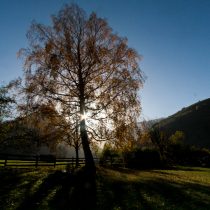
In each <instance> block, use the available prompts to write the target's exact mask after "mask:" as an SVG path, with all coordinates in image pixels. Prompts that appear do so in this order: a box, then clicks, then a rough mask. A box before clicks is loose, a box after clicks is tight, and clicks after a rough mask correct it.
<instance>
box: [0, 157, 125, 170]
mask: <svg viewBox="0 0 210 210" xmlns="http://www.w3.org/2000/svg"><path fill="white" fill-rule="evenodd" d="M94 161H95V163H96V164H102V165H111V166H124V162H123V160H122V159H119V158H118V159H106V160H103V161H101V160H100V159H99V158H94ZM67 165H68V167H70V168H75V167H76V158H74V157H71V158H57V157H55V156H53V155H30V156H29V155H11V154H0V167H18V168H26V167H36V168H37V167H42V166H53V167H56V166H67ZM78 165H79V167H80V166H84V165H85V158H79V159H78Z"/></svg>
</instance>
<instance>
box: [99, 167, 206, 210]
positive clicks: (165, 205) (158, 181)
mask: <svg viewBox="0 0 210 210" xmlns="http://www.w3.org/2000/svg"><path fill="white" fill-rule="evenodd" d="M118 171H119V170H118ZM122 171H124V170H121V169H120V172H121V173H122ZM125 171H126V170H125ZM130 172H131V171H130V170H129V171H126V172H125V173H127V174H128V173H130ZM121 175H123V174H121ZM100 182H101V183H103V184H102V185H101V192H102V193H101V197H102V198H101V199H100V201H101V203H100V210H106V209H121V210H131V209H132V210H135V209H136V210H137V209H141V210H143V209H145V210H160V209H168V210H175V209H179V210H186V209H189V210H209V209H210V197H209V195H210V188H209V187H208V186H203V185H200V184H194V183H187V182H186V183H183V182H182V183H180V182H176V181H173V180H171V181H169V180H165V179H163V178H157V177H155V176H154V178H151V179H146V180H145V179H144V180H143V179H141V177H139V180H137V181H129V180H126V179H125V180H124V181H123V180H122V179H119V180H116V179H115V180H112V179H111V178H110V177H109V178H104V177H103V176H102V177H101V181H100ZM99 194H100V193H99Z"/></svg>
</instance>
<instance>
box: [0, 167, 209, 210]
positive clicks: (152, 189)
mask: <svg viewBox="0 0 210 210" xmlns="http://www.w3.org/2000/svg"><path fill="white" fill-rule="evenodd" d="M57 169H58V168H57ZM57 169H54V168H53V167H49V168H47V167H45V168H44V167H42V168H41V167H40V168H38V169H34V168H31V169H14V168H13V169H12V168H8V169H3V168H0V198H1V199H0V209H1V210H8V209H9V210H12V209H19V210H21V209H29V210H32V209H40V210H48V209H53V210H54V209H59V210H65V209H79V208H77V206H81V203H83V204H84V203H85V194H84V193H83V190H81V189H82V188H81V183H82V182H81V176H79V175H72V174H68V173H63V172H61V171H58V170H57ZM96 184H97V194H96V197H97V208H96V209H99V210H129V209H130V210H135V209H141V210H143V209H145V210H150V209H151V210H152V209H157V210H159V209H168V210H176V209H179V210H181V209H190V210H199V209H206V210H209V209H210V169H205V168H186V167H177V168H176V169H174V170H150V171H149V170H147V171H133V170H128V169H118V170H114V169H108V168H98V170H97V178H96ZM79 186H80V187H79ZM83 187H84V188H83V189H85V187H86V184H84V186H83ZM82 206H84V205H82ZM84 209H85V208H84ZM86 210H88V209H87V208H86Z"/></svg>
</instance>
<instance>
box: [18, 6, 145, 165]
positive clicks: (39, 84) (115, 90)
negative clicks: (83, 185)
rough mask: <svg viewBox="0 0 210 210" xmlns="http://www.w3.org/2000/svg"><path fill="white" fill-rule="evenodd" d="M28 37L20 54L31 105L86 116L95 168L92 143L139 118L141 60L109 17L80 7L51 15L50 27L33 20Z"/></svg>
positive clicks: (83, 129)
mask: <svg viewBox="0 0 210 210" xmlns="http://www.w3.org/2000/svg"><path fill="white" fill-rule="evenodd" d="M27 38H28V40H29V47H28V48H27V49H21V50H20V55H23V56H24V60H25V65H24V69H25V90H26V94H27V95H28V98H29V99H30V103H39V104H41V103H42V102H45V103H46V102H47V101H53V103H56V104H57V107H59V112H60V114H62V115H63V116H66V119H67V118H68V120H69V121H71V120H72V119H73V118H74V116H75V115H77V116H78V115H80V116H83V117H81V118H80V121H79V132H80V137H81V141H82V146H83V150H84V154H85V159H86V166H87V168H89V169H95V164H94V161H93V156H92V153H91V150H90V141H94V140H96V141H98V140H99V141H100V140H101V138H102V136H108V135H109V136H111V133H112V131H113V130H114V129H115V128H116V127H117V126H118V125H119V124H120V123H122V122H123V123H124V124H129V125H131V123H133V122H135V119H137V118H138V116H139V114H140V100H139V98H138V90H139V89H140V88H141V87H142V85H143V81H144V78H143V75H142V72H141V71H140V68H139V65H138V61H139V59H140V56H139V55H138V53H137V52H136V51H135V50H134V49H132V48H129V47H128V46H127V39H126V38H122V37H119V36H118V35H117V34H114V33H113V31H112V28H110V27H109V25H108V23H107V21H106V20H105V19H102V18H99V17H98V16H97V15H96V14H95V13H94V12H93V13H91V14H90V15H89V16H88V15H86V13H85V12H84V11H83V10H82V9H81V8H79V7H78V6H77V5H75V4H72V5H66V6H65V7H64V8H62V9H61V10H60V11H59V13H58V14H57V15H55V16H52V25H50V26H45V25H43V24H39V23H36V22H33V23H32V25H31V27H30V29H29V31H28V33H27ZM86 113H88V120H89V123H88V125H87V123H86V117H84V116H86ZM72 122H73V120H72ZM75 127H77V126H75ZM88 137H89V138H88Z"/></svg>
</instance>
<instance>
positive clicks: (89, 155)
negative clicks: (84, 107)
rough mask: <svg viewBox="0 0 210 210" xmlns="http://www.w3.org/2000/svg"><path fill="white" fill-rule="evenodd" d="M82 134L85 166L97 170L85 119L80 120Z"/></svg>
mask: <svg viewBox="0 0 210 210" xmlns="http://www.w3.org/2000/svg"><path fill="white" fill-rule="evenodd" d="M80 135H81V139H82V147H83V150H84V155H85V166H86V167H87V168H88V169H90V170H93V171H95V163H94V160H93V155H92V152H91V150H90V145H89V140H88V135H87V130H86V124H85V119H82V120H81V121H80Z"/></svg>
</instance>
